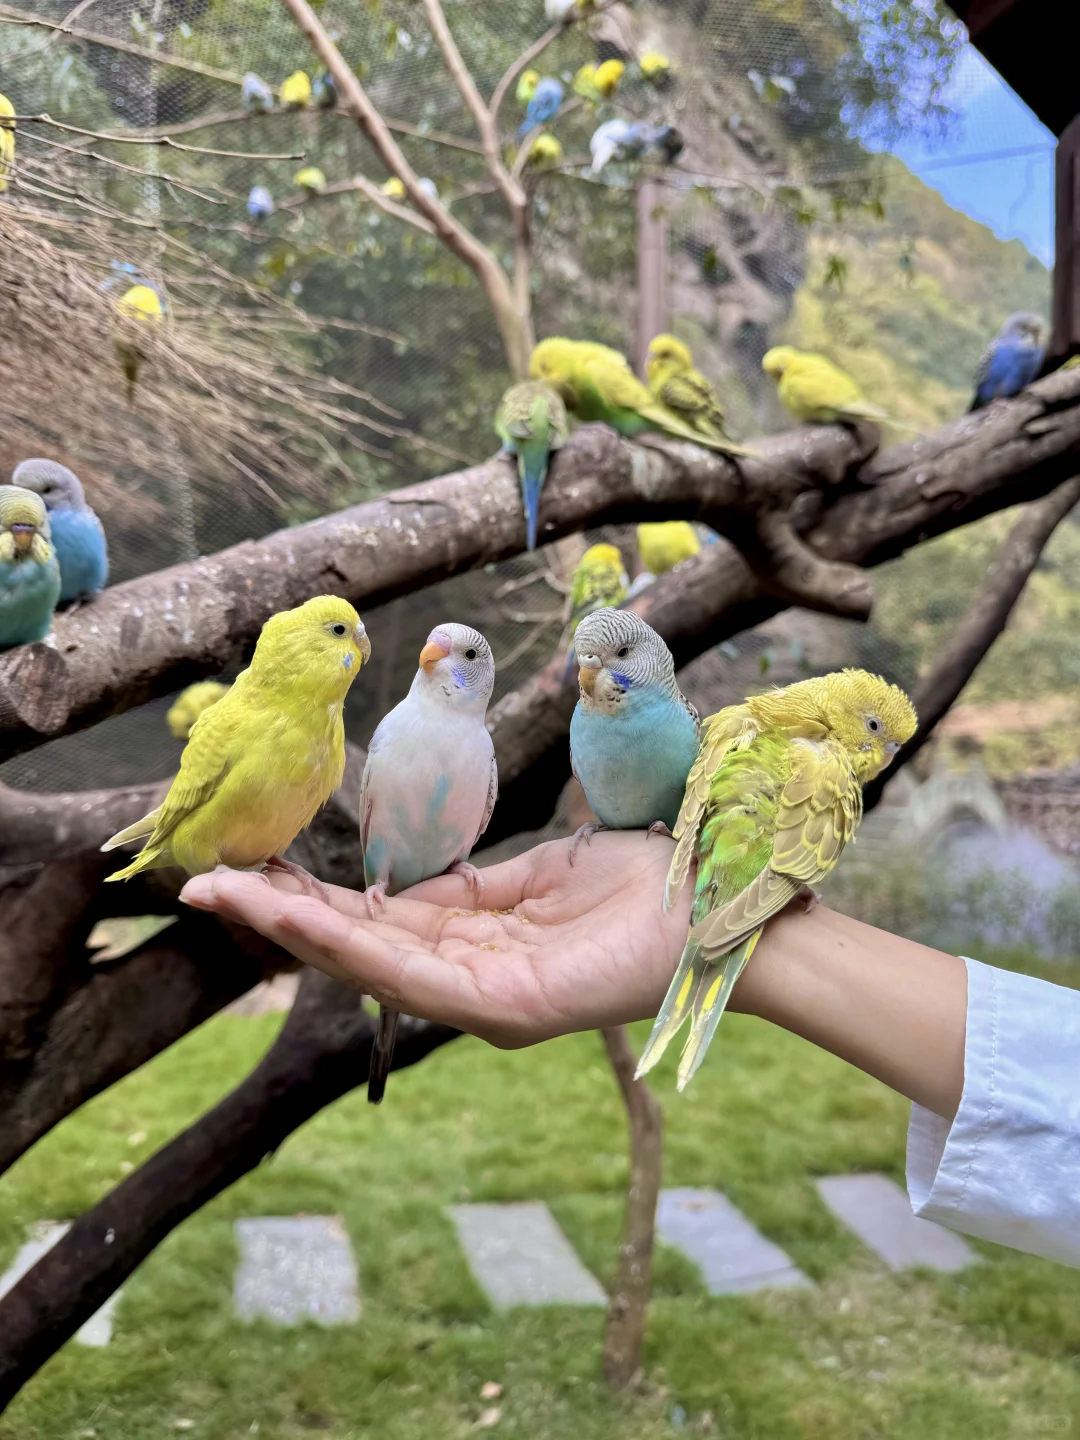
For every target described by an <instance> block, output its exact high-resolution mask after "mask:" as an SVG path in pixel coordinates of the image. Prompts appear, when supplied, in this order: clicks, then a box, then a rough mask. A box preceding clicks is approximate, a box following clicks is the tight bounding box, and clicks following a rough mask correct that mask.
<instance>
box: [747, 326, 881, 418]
mask: <svg viewBox="0 0 1080 1440" xmlns="http://www.w3.org/2000/svg"><path fill="white" fill-rule="evenodd" d="M761 368H762V369H763V370H764V371H765V374H766V375H770V376H771V377H772V378H773V379H774V380H775V381H776V391H777V394H778V395H779V396H780V403H781V404H782V405H783V406H784V408H785V409H786V410H789V411H790V412H791V414H792V415H794V416H795V419H796V420H801V421H802V422H803V423H804V424H810V425H837V424H839V425H855V424H857V423H858V422H859V421H860V420H875V421H878V422H881V421H887V420H888V419H889V413H888V411H887V410H882V408H881V406H880V405H871V404H870V402H869V400H864V399H863V393H862V391H861V390H860V389H859V387H858V385H856V383H855V381H854V380H853V379H852V378H851V376H850V375H849V374H848V373H847V371H846V370H841V369H840V366H839V365H834V364H833V362H832V361H831V360H828V359H826V357H825V356H824V355H816V354H815V353H814V352H813V351H812V350H796V349H795V347H794V346H793V345H774V346H773V348H772V349H771V350H768V351H766V353H765V357H764V359H763V360H762V362H761Z"/></svg>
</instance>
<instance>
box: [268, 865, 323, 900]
mask: <svg viewBox="0 0 1080 1440" xmlns="http://www.w3.org/2000/svg"><path fill="white" fill-rule="evenodd" d="M267 870H280V871H281V873H282V874H283V875H291V876H292V877H293V879H294V880H298V881H299V882H300V887H301V893H302V894H304V895H314V896H315V897H316V898H317V899H319V900H321V901H322V902H323V904H324V905H332V904H333V903H334V902H333V901H332V899H331V898H330V891H329V890H328V889H327V888H326V886H325V885H324V884H323V882H322V881H321V880H316V878H315V876H314V875H312V874H310V873H309V872H308V871H307V870H305V869H304V867H303V866H302V865H297V864H296V863H295V862H294V861H292V860H283V859H282V858H281V856H280V855H271V856H270V859H269V860H267V862H266V864H265V865H264V866H263V872H264V873H265V872H266V871H267Z"/></svg>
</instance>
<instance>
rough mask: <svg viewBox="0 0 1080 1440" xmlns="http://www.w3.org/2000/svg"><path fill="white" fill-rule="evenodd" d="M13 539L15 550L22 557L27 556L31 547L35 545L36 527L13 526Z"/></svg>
mask: <svg viewBox="0 0 1080 1440" xmlns="http://www.w3.org/2000/svg"><path fill="white" fill-rule="evenodd" d="M10 528H11V538H12V540H13V541H14V543H15V549H16V550H18V552H19V554H20V555H25V554H26V552H27V550H29V549H30V546H31V545H32V544H33V543H34V536H35V535H36V534H37V526H36V525H12V526H11V527H10Z"/></svg>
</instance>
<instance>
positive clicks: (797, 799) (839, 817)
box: [690, 740, 862, 959]
mask: <svg viewBox="0 0 1080 1440" xmlns="http://www.w3.org/2000/svg"><path fill="white" fill-rule="evenodd" d="M792 744H793V746H794V747H795V750H796V755H795V757H794V765H793V769H792V774H791V778H790V779H789V780H788V782H787V784H786V785H785V786H784V788H783V790H782V791H781V793H780V804H779V810H778V813H777V819H776V834H775V837H774V839H773V853H772V860H771V861H770V863H769V864H768V865H767V866H766V867H765V869H764V870H762V871H761V873H760V874H759V875H758V876H757V877H756V879H754V880H753V881H752V882H751V883H750V884H749V885H747V887H746V888H745V889H744V890H743V891H741V892H740V893H739V894H738V895H736V897H735V899H734V900H732V901H731V902H730V903H729V904H727V905H724V906H722V907H721V908H720V909H718V910H714V911H713V912H712V913H711V914H709V915H706V916H705V917H704V919H702V920H701V921H699V922H698V924H697V925H695V926H694V927H693V928H692V929H691V931H690V940H691V941H692V942H693V943H694V944H695V945H697V946H698V947H699V948H700V950H701V952H702V954H703V955H705V956H706V957H707V958H709V959H714V958H716V957H718V956H720V955H722V954H724V953H725V952H726V951H728V950H730V949H731V948H732V947H733V946H735V945H737V944H739V943H740V941H742V940H745V939H747V938H749V937H750V936H751V935H753V934H754V933H755V932H756V931H758V930H760V928H761V926H762V925H764V924H765V922H766V920H770V919H771V918H772V917H773V916H774V915H776V914H778V913H779V912H780V911H781V910H782V909H783V908H784V906H785V905H787V904H788V902H789V901H790V900H792V899H793V898H794V896H795V895H797V894H798V892H799V890H800V889H801V888H802V887H803V886H804V885H816V884H817V883H818V882H819V881H821V880H824V878H825V876H826V875H828V874H829V872H830V871H831V870H832V869H833V868H834V867H835V865H836V862H837V861H838V860H839V859H840V855H841V853H842V852H843V849H844V846H845V845H846V844H847V843H848V841H849V840H850V839H851V838H852V836H853V835H854V834H855V831H856V829H857V827H858V824H859V821H860V820H861V819H862V790H861V789H860V787H859V782H858V780H857V779H856V777H855V772H854V770H853V769H852V767H851V761H850V760H849V759H848V757H847V755H846V754H845V753H844V750H843V749H842V748H841V746H840V745H838V744H836V743H835V742H834V741H831V740H827V741H822V742H811V741H803V740H796V741H793V742H792Z"/></svg>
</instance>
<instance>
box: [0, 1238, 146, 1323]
mask: <svg viewBox="0 0 1080 1440" xmlns="http://www.w3.org/2000/svg"><path fill="white" fill-rule="evenodd" d="M70 1229H71V1225H70V1224H60V1223H58V1222H57V1221H55V1220H39V1221H38V1222H37V1224H36V1225H31V1226H30V1231H29V1234H30V1238H29V1240H27V1242H26V1244H25V1245H23V1246H22V1248H21V1249H20V1251H19V1253H18V1254H17V1255H16V1256H15V1259H14V1260H13V1261H12V1262H11V1264H10V1266H9V1267H8V1268H7V1269H6V1270H5V1271H4V1273H3V1275H0V1300H2V1299H3V1297H4V1296H5V1295H6V1294H7V1293H8V1291H9V1290H11V1289H12V1288H13V1287H14V1286H15V1285H16V1284H17V1283H18V1282H19V1281H20V1280H21V1279H22V1277H23V1276H24V1275H25V1274H26V1272H27V1271H28V1270H29V1269H31V1268H32V1267H33V1266H34V1265H36V1264H37V1262H38V1261H39V1260H40V1259H41V1257H42V1256H43V1255H45V1254H47V1253H48V1252H49V1251H50V1250H51V1249H52V1247H53V1246H54V1245H55V1244H56V1242H57V1241H58V1240H60V1239H61V1238H62V1237H63V1236H64V1235H66V1234H67V1232H68V1231H69V1230H70ZM120 1295H121V1291H119V1290H117V1292H116V1294H115V1295H110V1296H109V1298H108V1300H106V1301H105V1304H104V1305H102V1307H101V1309H100V1310H98V1311H96V1312H95V1313H94V1314H93V1315H91V1316H90V1319H89V1320H87V1321H86V1323H85V1324H84V1325H82V1326H80V1328H79V1329H78V1330H76V1332H75V1339H76V1340H77V1341H78V1342H79V1344H80V1345H93V1346H94V1347H95V1348H97V1349H100V1348H101V1347H102V1346H104V1345H108V1343H109V1341H110V1340H111V1339H112V1332H113V1317H114V1315H115V1314H116V1306H117V1304H118V1303H119V1300H120Z"/></svg>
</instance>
